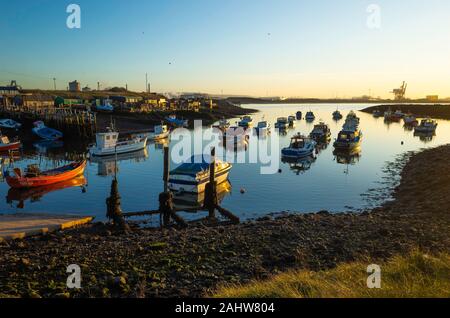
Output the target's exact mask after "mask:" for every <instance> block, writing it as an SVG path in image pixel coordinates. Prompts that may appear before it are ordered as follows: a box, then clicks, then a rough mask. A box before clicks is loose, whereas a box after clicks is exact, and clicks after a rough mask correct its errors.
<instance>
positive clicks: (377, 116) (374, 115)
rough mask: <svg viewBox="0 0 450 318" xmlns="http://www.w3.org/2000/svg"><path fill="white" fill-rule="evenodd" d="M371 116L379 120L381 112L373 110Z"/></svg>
mask: <svg viewBox="0 0 450 318" xmlns="http://www.w3.org/2000/svg"><path fill="white" fill-rule="evenodd" d="M372 115H373V117H375V118H379V117H382V116H383V112H382V111H381V110H379V109H375V110H374V111H373V112H372Z"/></svg>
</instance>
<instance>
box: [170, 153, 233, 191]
mask: <svg viewBox="0 0 450 318" xmlns="http://www.w3.org/2000/svg"><path fill="white" fill-rule="evenodd" d="M210 162H211V157H210V156H202V155H199V156H193V157H191V159H190V160H188V161H187V162H185V163H183V164H181V165H180V166H179V167H178V168H176V169H174V170H172V171H171V172H170V177H169V182H168V186H169V189H170V190H172V191H177V192H188V193H202V192H204V191H205V187H206V185H207V184H208V183H209V166H210ZM231 168H232V165H231V164H230V163H228V162H224V161H221V160H218V159H216V160H215V176H214V180H215V182H217V184H221V183H223V182H225V181H227V180H228V174H229V173H230V170H231Z"/></svg>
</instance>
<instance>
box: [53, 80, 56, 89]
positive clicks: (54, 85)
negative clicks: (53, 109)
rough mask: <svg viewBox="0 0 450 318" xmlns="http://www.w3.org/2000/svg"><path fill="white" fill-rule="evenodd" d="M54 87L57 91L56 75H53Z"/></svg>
mask: <svg viewBox="0 0 450 318" xmlns="http://www.w3.org/2000/svg"><path fill="white" fill-rule="evenodd" d="M53 88H54V89H55V91H56V78H55V77H53Z"/></svg>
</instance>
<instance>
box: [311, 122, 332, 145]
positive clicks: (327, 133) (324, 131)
mask: <svg viewBox="0 0 450 318" xmlns="http://www.w3.org/2000/svg"><path fill="white" fill-rule="evenodd" d="M309 136H310V137H311V138H312V139H314V140H315V141H318V142H319V141H320V142H326V141H328V140H330V139H331V130H330V127H328V125H327V124H325V123H323V122H320V123H319V124H317V125H315V126H314V129H313V130H312V132H311V133H310V135H309Z"/></svg>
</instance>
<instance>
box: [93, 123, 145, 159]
mask: <svg viewBox="0 0 450 318" xmlns="http://www.w3.org/2000/svg"><path fill="white" fill-rule="evenodd" d="M95 140H96V144H95V145H92V146H91V147H90V148H89V154H90V155H91V156H98V157H102V156H112V155H116V154H121V153H128V152H134V151H139V150H142V149H144V148H145V147H146V146H147V137H139V136H137V137H132V138H130V139H125V140H119V133H118V132H117V131H115V129H114V127H113V128H110V127H108V128H107V132H104V133H97V134H96V135H95Z"/></svg>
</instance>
